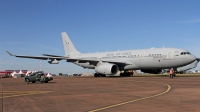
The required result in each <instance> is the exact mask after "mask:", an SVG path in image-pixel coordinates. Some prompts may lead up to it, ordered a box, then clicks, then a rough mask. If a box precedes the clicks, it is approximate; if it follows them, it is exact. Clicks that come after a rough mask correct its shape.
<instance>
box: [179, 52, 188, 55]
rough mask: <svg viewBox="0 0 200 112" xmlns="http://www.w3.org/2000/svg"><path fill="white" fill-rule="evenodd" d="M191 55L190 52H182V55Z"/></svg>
mask: <svg viewBox="0 0 200 112" xmlns="http://www.w3.org/2000/svg"><path fill="white" fill-rule="evenodd" d="M186 54H190V52H181V55H186Z"/></svg>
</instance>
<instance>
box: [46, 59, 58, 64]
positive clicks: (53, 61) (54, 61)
mask: <svg viewBox="0 0 200 112" xmlns="http://www.w3.org/2000/svg"><path fill="white" fill-rule="evenodd" d="M48 63H49V64H58V63H59V61H57V60H56V59H54V60H51V61H48Z"/></svg>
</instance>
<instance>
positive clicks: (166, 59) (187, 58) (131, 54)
mask: <svg viewBox="0 0 200 112" xmlns="http://www.w3.org/2000/svg"><path fill="white" fill-rule="evenodd" d="M70 57H73V58H74V57H75V58H77V59H84V58H90V59H96V60H99V61H101V60H103V61H104V62H106V60H108V61H109V63H111V62H112V61H119V62H123V63H126V64H125V65H121V66H119V70H139V69H168V68H177V67H181V66H185V65H187V64H190V63H192V62H193V61H195V60H196V57H195V56H193V55H191V54H190V53H189V52H188V51H186V50H183V49H177V48H153V49H142V50H127V51H115V52H99V53H87V54H78V55H77V54H76V55H70ZM110 61H111V62H110ZM74 63H75V64H77V65H79V66H81V67H83V68H89V69H94V68H95V66H94V65H92V64H90V63H89V62H87V63H80V62H78V61H77V62H74Z"/></svg>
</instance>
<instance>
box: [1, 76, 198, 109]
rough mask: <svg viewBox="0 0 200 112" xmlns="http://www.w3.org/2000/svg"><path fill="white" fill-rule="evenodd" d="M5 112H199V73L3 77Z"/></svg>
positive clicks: (2, 97) (2, 103)
mask: <svg viewBox="0 0 200 112" xmlns="http://www.w3.org/2000/svg"><path fill="white" fill-rule="evenodd" d="M0 92H1V93H0V109H1V110H0V111H2V112H33V111H37V112H97V111H98V112H133V111H134V112H179V111H181V112H200V75H178V76H177V77H174V78H173V79H170V78H169V76H168V75H137V76H133V77H98V78H95V77H54V80H53V81H51V82H49V83H42V84H40V83H30V84H26V83H25V82H24V78H4V79H0Z"/></svg>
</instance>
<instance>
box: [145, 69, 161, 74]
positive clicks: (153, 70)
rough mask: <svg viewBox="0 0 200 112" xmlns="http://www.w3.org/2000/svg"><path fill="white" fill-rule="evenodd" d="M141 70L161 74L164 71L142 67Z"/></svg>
mask: <svg viewBox="0 0 200 112" xmlns="http://www.w3.org/2000/svg"><path fill="white" fill-rule="evenodd" d="M141 72H144V73H152V74H160V73H161V72H162V69H142V70H141Z"/></svg>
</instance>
